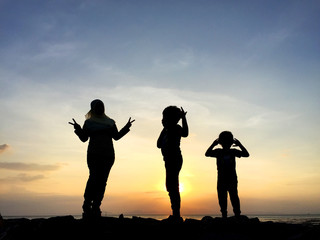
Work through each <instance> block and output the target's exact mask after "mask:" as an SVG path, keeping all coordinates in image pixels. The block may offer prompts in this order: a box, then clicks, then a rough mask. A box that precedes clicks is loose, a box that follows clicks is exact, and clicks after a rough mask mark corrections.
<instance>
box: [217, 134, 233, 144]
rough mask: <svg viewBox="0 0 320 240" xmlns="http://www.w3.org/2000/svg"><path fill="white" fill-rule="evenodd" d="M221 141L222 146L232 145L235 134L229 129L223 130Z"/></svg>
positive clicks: (220, 136) (220, 135)
mask: <svg viewBox="0 0 320 240" xmlns="http://www.w3.org/2000/svg"><path fill="white" fill-rule="evenodd" d="M219 143H220V144H221V145H222V146H226V147H231V145H232V144H233V135H232V133H231V132H229V131H223V132H221V133H220V134H219Z"/></svg>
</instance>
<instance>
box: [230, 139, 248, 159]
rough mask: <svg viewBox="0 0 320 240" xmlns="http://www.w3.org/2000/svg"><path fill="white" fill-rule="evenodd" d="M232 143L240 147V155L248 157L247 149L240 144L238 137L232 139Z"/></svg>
mask: <svg viewBox="0 0 320 240" xmlns="http://www.w3.org/2000/svg"><path fill="white" fill-rule="evenodd" d="M233 143H234V144H235V145H236V146H238V147H239V148H240V149H241V157H249V156H250V154H249V152H248V150H247V149H246V148H245V147H244V146H243V145H242V144H241V142H240V141H239V140H238V139H236V138H235V139H234V140H233Z"/></svg>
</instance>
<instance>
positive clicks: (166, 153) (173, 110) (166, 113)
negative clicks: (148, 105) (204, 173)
mask: <svg viewBox="0 0 320 240" xmlns="http://www.w3.org/2000/svg"><path fill="white" fill-rule="evenodd" d="M186 114H187V112H185V111H184V110H183V108H182V107H181V109H179V108H177V107H176V106H169V107H167V108H165V109H164V110H163V112H162V116H163V118H162V125H163V130H162V131H161V133H160V136H159V138H158V141H157V147H158V148H160V149H161V152H162V155H163V160H164V162H165V168H166V188H167V191H168V193H169V197H170V201H171V209H172V214H173V215H171V216H170V217H169V219H172V220H175V221H181V220H182V218H181V216H180V203H181V198H180V192H179V173H180V170H181V167H182V162H183V160H182V155H181V150H180V141H181V137H187V136H188V134H189V129H188V124H187V120H186ZM180 119H182V126H180V125H179V124H178V122H179V120H180ZM182 221H183V220H182Z"/></svg>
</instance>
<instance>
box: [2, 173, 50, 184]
mask: <svg viewBox="0 0 320 240" xmlns="http://www.w3.org/2000/svg"><path fill="white" fill-rule="evenodd" d="M44 178H45V176H44V175H42V174H39V175H28V174H25V173H21V174H18V175H17V176H14V177H7V178H0V182H2V183H4V182H5V183H12V182H33V181H37V180H41V179H44Z"/></svg>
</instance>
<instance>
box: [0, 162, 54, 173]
mask: <svg viewBox="0 0 320 240" xmlns="http://www.w3.org/2000/svg"><path fill="white" fill-rule="evenodd" d="M1 168H2V169H7V170H14V171H56V170H58V169H59V168H60V165H57V164H55V165H53V164H51V165H50V164H37V163H22V162H0V169H1Z"/></svg>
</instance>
